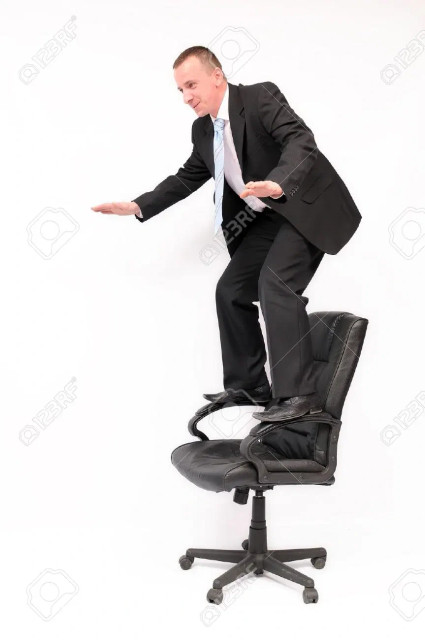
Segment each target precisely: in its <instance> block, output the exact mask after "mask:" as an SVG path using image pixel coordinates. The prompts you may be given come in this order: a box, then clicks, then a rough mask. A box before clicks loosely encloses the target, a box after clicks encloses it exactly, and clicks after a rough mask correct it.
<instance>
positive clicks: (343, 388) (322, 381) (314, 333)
mask: <svg viewBox="0 0 425 640" xmlns="http://www.w3.org/2000/svg"><path fill="white" fill-rule="evenodd" d="M308 319H309V322H310V328H311V339H312V343H313V359H314V364H313V376H314V379H315V382H316V389H317V391H318V393H319V394H320V397H321V399H322V409H323V410H324V411H327V412H328V413H330V414H331V415H332V416H333V417H334V418H338V419H340V418H341V414H342V408H343V406H344V401H345V397H346V395H347V392H348V389H349V388H350V384H351V381H352V379H353V375H354V372H355V370H356V367H357V362H358V359H359V357H360V352H361V350H362V346H363V341H364V337H365V335H366V329H367V325H368V322H369V321H368V320H367V319H366V318H360V317H358V316H355V315H354V314H352V313H349V312H347V311H317V312H315V313H310V314H309V316H308Z"/></svg>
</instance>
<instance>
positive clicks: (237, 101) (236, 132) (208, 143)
mask: <svg viewBox="0 0 425 640" xmlns="http://www.w3.org/2000/svg"><path fill="white" fill-rule="evenodd" d="M228 84H229V120H230V128H231V130H232V137H233V142H234V145H235V150H236V155H237V157H238V160H239V164H240V167H241V170H242V174H243V164H242V158H243V142H244V136H245V115H244V106H243V102H242V99H241V96H240V92H239V87H237V86H236V85H235V84H231V83H230V82H229V83H228ZM239 86H243V85H239ZM204 133H205V148H206V150H207V154H208V159H209V161H210V165H211V166H212V167H214V125H213V122H212V120H211V117H210V116H209V115H208V116H206V117H205V123H204ZM207 165H208V163H207ZM213 175H214V174H213Z"/></svg>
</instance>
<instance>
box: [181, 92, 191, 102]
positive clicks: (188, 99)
mask: <svg viewBox="0 0 425 640" xmlns="http://www.w3.org/2000/svg"><path fill="white" fill-rule="evenodd" d="M183 99H184V103H185V104H188V103H189V102H191V101H192V99H193V96H192V94H191V93H186V95H184V96H183Z"/></svg>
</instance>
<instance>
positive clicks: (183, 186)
mask: <svg viewBox="0 0 425 640" xmlns="http://www.w3.org/2000/svg"><path fill="white" fill-rule="evenodd" d="M195 122H196V120H195ZM195 122H194V123H193V124H195ZM192 144H193V149H192V153H191V155H190V157H189V158H188V159H187V160H186V162H185V163H184V165H183V166H182V167H180V169H179V170H178V171H177V173H176V174H175V175H171V176H168V177H167V178H165V180H163V181H162V182H160V183H159V184H158V185H157V186H156V187H155V189H153V191H147V192H146V193H143V194H142V195H141V196H139V197H138V198H135V199H134V200H132V202H136V203H137V204H138V205H139V207H140V209H141V211H142V212H143V217H142V218H141V217H140V216H137V215H135V218H136V219H137V220H139V222H146V220H149V219H150V218H153V216H155V215H156V214H157V213H160V212H161V211H163V210H164V209H167V208H168V207H171V205H173V204H175V203H176V202H179V201H180V200H183V198H187V196H189V195H190V194H191V193H193V192H194V191H196V190H197V189H199V187H202V185H203V184H205V182H207V180H209V179H210V178H211V177H212V176H211V173H210V171H209V169H208V167H207V166H206V164H205V163H204V161H203V160H202V158H201V156H200V155H199V152H198V150H197V149H196V147H195V143H194V136H193V125H192Z"/></svg>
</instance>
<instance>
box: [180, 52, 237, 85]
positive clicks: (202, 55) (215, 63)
mask: <svg viewBox="0 0 425 640" xmlns="http://www.w3.org/2000/svg"><path fill="white" fill-rule="evenodd" d="M190 56H195V57H196V58H198V60H200V61H201V63H202V64H203V65H204V67H205V68H206V69H207V70H208V69H209V70H210V71H211V72H212V70H213V69H215V68H216V67H218V68H219V69H221V71H222V73H223V78H224V79H225V80H227V78H226V75H225V73H224V71H223V68H222V66H221V62H220V60H219V59H218V58H217V57H216V56H215V55H214V53H213V52H212V51H211V50H210V49H208V48H207V47H201V46H196V47H189V49H185V50H184V51H182V53H181V54H180V55H179V56H178V57H177V58H176V59H175V61H174V64H173V69H175V68H176V67H179V66H180V65H181V64H182V62H184V61H185V60H186V59H187V58H189V57H190Z"/></svg>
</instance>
